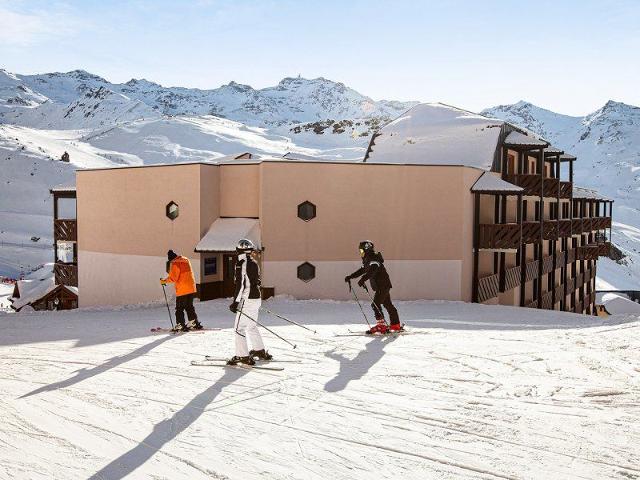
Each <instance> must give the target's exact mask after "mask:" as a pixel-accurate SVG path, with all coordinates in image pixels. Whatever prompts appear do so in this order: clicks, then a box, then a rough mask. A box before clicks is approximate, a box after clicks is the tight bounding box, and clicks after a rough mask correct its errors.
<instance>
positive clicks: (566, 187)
mask: <svg viewBox="0 0 640 480" xmlns="http://www.w3.org/2000/svg"><path fill="white" fill-rule="evenodd" d="M572 193H573V184H572V183H571V182H560V198H571V194H572Z"/></svg>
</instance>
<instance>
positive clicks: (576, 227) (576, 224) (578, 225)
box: [571, 218, 582, 235]
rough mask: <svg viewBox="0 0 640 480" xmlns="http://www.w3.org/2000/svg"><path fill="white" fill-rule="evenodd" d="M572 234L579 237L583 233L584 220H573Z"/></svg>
mask: <svg viewBox="0 0 640 480" xmlns="http://www.w3.org/2000/svg"><path fill="white" fill-rule="evenodd" d="M571 233H572V234H573V235H579V234H581V233H582V219H581V218H574V219H573V220H571Z"/></svg>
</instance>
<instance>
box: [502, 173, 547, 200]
mask: <svg viewBox="0 0 640 480" xmlns="http://www.w3.org/2000/svg"><path fill="white" fill-rule="evenodd" d="M504 179H505V180H506V181H507V182H509V183H513V184H514V185H517V186H519V187H521V188H522V189H523V190H524V191H523V192H522V193H523V194H524V195H534V196H538V197H539V196H540V187H541V184H542V182H541V181H540V175H532V174H526V173H519V174H515V175H505V176H504Z"/></svg>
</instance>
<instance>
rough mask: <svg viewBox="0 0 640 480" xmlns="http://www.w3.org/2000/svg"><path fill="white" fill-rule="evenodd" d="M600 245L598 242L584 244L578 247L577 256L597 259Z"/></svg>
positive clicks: (579, 258)
mask: <svg viewBox="0 0 640 480" xmlns="http://www.w3.org/2000/svg"><path fill="white" fill-rule="evenodd" d="M598 252H599V247H598V245H597V244H591V245H583V246H582V247H578V248H576V258H577V259H578V260H597V259H598Z"/></svg>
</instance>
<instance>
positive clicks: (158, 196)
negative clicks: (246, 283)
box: [52, 104, 612, 313]
mask: <svg viewBox="0 0 640 480" xmlns="http://www.w3.org/2000/svg"><path fill="white" fill-rule="evenodd" d="M575 160H576V159H575V157H572V156H570V155H568V154H566V153H565V152H563V151H561V150H559V149H556V148H554V147H553V146H551V145H550V144H549V142H547V141H545V140H543V139H541V138H539V137H536V136H533V135H532V134H531V133H529V132H526V131H523V130H521V129H519V128H517V127H515V126H513V125H510V124H508V123H506V122H503V121H500V120H496V119H491V118H486V117H483V116H480V115H476V114H472V113H470V112H466V111H464V110H460V109H457V108H453V107H450V106H446V105H442V104H421V105H418V106H416V107H414V108H412V109H411V110H409V111H408V112H406V113H405V114H404V115H402V116H401V117H399V118H398V119H396V120H394V121H393V122H391V123H389V124H388V125H386V126H385V127H383V128H382V129H381V130H380V131H379V132H377V133H376V134H375V135H373V137H372V139H371V141H370V144H369V146H368V149H367V151H366V154H365V156H364V158H363V159H362V160H360V161H352V162H346V161H345V162H333V161H320V160H318V161H311V160H296V159H294V158H279V159H255V158H252V157H251V155H250V154H243V155H238V156H234V157H226V158H224V159H221V160H219V161H215V162H207V163H188V164H172V165H150V166H143V167H122V168H108V169H89V170H79V171H78V172H77V175H76V185H75V189H73V188H60V189H53V190H52V193H53V195H54V203H55V205H56V207H55V209H56V210H55V219H54V223H55V228H54V230H55V235H54V236H55V241H56V244H57V248H56V267H55V270H56V281H57V282H58V283H60V284H65V285H74V286H77V287H78V292H79V293H78V298H79V304H80V306H92V305H119V304H129V303H141V302H148V301H154V300H159V299H161V298H162V289H161V288H160V285H159V283H158V279H159V278H160V277H161V276H163V275H164V274H165V270H166V261H167V258H166V252H167V250H169V249H173V250H174V251H176V252H178V253H179V254H181V255H184V256H186V257H188V258H189V259H190V260H191V263H192V265H193V267H194V271H195V276H196V282H197V284H198V291H199V296H200V298H201V299H202V300H207V299H212V298H219V297H224V296H230V294H231V292H232V289H233V278H232V275H233V262H234V256H233V253H234V248H235V244H236V242H237V241H238V240H239V239H240V238H243V237H248V238H251V239H252V240H254V241H255V242H256V243H257V244H258V245H259V246H260V247H261V249H262V255H261V270H262V278H263V287H265V288H264V292H265V294H266V295H273V294H276V295H278V294H287V295H292V296H294V297H296V298H303V299H305V298H333V299H346V298H349V292H348V290H347V288H346V285H345V283H344V281H343V279H344V277H345V275H347V274H348V273H351V272H352V271H354V270H355V269H356V268H358V266H359V265H360V259H359V256H358V250H357V245H358V242H360V241H361V240H364V239H369V240H372V241H373V242H374V243H375V245H376V249H378V250H381V251H382V252H383V255H384V258H385V265H386V266H387V269H388V270H389V273H390V276H391V279H392V283H393V290H392V296H393V297H394V298H396V299H444V300H463V301H475V302H483V303H494V304H505V305H522V306H527V307H537V308H547V309H561V310H566V311H574V312H580V313H582V312H584V313H594V311H595V293H594V289H595V272H596V261H597V258H598V256H600V255H606V254H607V253H608V250H609V246H610V244H609V243H608V241H607V238H608V235H607V229H608V230H609V234H610V228H611V205H612V202H611V201H610V200H608V199H606V198H603V197H601V196H599V195H598V194H597V193H596V192H594V191H592V190H585V189H579V188H577V187H574V186H573V183H572V178H573V162H574V161H575ZM563 176H564V178H561V177H563ZM73 199H75V202H76V214H75V218H63V217H64V216H61V215H60V214H59V209H58V203H59V202H64V201H66V202H68V201H69V200H73ZM65 216H66V217H70V216H73V215H70V214H66V215H65ZM58 252H67V254H66V255H61V254H59V253H58ZM68 252H72V253H71V254H69V253H68ZM63 256H64V257H65V258H61V257H63Z"/></svg>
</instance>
